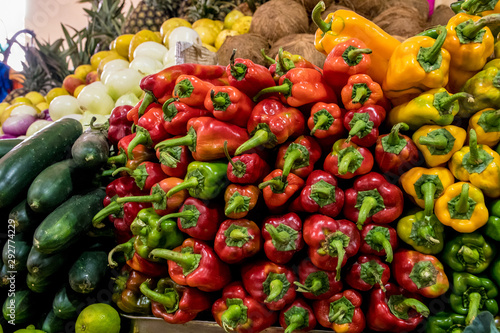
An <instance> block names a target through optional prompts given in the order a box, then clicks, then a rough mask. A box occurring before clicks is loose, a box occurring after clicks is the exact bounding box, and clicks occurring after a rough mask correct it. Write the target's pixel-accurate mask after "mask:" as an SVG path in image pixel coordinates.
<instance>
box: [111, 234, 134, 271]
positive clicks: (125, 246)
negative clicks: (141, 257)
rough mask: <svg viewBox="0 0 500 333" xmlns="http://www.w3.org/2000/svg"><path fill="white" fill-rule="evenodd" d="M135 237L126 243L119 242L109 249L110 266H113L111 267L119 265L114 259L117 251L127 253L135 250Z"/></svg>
mask: <svg viewBox="0 0 500 333" xmlns="http://www.w3.org/2000/svg"><path fill="white" fill-rule="evenodd" d="M134 239H135V238H132V239H131V240H129V241H128V242H126V243H122V244H118V245H117V246H115V247H114V248H112V249H111V251H109V253H108V266H109V267H111V268H116V267H118V263H117V262H116V261H115V260H114V259H113V256H114V255H115V253H117V252H124V253H127V252H132V251H134Z"/></svg>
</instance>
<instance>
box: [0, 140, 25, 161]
mask: <svg viewBox="0 0 500 333" xmlns="http://www.w3.org/2000/svg"><path fill="white" fill-rule="evenodd" d="M21 142H23V140H22V139H3V140H0V157H2V156H4V155H6V154H7V153H8V152H9V151H11V150H12V148H14V147H15V146H17V145H18V144H20V143H21Z"/></svg>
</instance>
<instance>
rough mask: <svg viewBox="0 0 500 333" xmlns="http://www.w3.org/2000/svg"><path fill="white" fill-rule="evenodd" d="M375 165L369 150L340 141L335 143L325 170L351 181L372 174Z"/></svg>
mask: <svg viewBox="0 0 500 333" xmlns="http://www.w3.org/2000/svg"><path fill="white" fill-rule="evenodd" d="M373 163H374V160H373V155H372V153H371V152H370V151H369V150H368V149H367V148H365V147H360V146H358V145H357V144H355V143H352V142H350V141H347V140H346V139H340V140H337V141H335V143H334V144H333V146H332V151H331V153H330V154H328V156H327V157H326V158H325V161H324V163H323V169H324V170H325V171H328V172H330V173H331V174H333V175H335V176H337V177H339V178H343V179H351V178H353V177H356V176H359V175H364V174H367V173H368V172H370V171H371V170H372V168H373Z"/></svg>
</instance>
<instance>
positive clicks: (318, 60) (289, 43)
mask: <svg viewBox="0 0 500 333" xmlns="http://www.w3.org/2000/svg"><path fill="white" fill-rule="evenodd" d="M280 47H282V48H283V51H288V52H290V53H291V54H297V55H300V56H302V57H304V58H305V59H307V60H309V61H310V62H312V63H313V64H315V65H316V66H318V67H321V68H323V63H324V62H325V59H326V55H324V54H323V53H321V52H319V51H318V50H316V47H314V35H312V34H295V35H288V36H285V37H283V38H280V39H278V40H277V41H276V42H274V44H273V46H272V47H271V49H270V50H269V53H268V55H269V56H270V57H271V58H275V57H276V55H277V54H278V51H279V49H280Z"/></svg>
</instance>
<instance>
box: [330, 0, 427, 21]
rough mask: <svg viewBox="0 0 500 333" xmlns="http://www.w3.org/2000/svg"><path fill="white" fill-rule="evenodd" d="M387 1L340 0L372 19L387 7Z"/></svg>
mask: <svg viewBox="0 0 500 333" xmlns="http://www.w3.org/2000/svg"><path fill="white" fill-rule="evenodd" d="M426 1H427V0H426ZM385 2H386V0H340V2H339V5H343V6H346V7H348V8H351V9H352V10H354V11H355V12H356V13H358V14H359V15H361V16H364V17H366V18H367V19H369V20H372V19H373V18H374V17H376V16H377V15H378V14H380V13H381V12H382V11H383V10H384V9H386V7H385Z"/></svg>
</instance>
